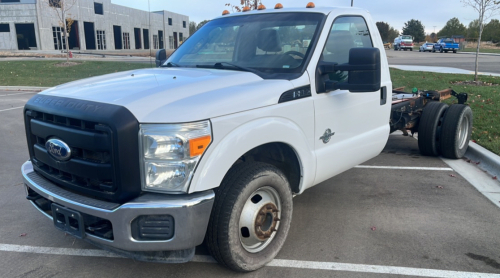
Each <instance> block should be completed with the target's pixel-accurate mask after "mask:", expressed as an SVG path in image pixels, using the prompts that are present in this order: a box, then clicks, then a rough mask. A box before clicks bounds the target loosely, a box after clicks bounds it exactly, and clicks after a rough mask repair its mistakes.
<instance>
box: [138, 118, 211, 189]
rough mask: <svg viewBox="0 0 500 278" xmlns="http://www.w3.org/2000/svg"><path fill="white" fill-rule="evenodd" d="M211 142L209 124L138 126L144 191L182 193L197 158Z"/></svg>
mask: <svg viewBox="0 0 500 278" xmlns="http://www.w3.org/2000/svg"><path fill="white" fill-rule="evenodd" d="M211 142H212V130H211V127H210V122H209V121H203V122H197V123H187V124H141V125H140V131H139V145H140V146H139V147H140V150H141V160H142V161H141V179H142V189H143V190H145V191H154V192H168V193H185V192H187V188H188V186H189V183H190V182H191V178H192V177H193V173H194V170H195V168H196V165H198V162H199V161H200V157H201V155H203V153H204V152H205V150H206V149H207V148H208V145H210V143H211Z"/></svg>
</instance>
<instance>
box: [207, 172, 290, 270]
mask: <svg viewBox="0 0 500 278" xmlns="http://www.w3.org/2000/svg"><path fill="white" fill-rule="evenodd" d="M292 203H293V201H292V192H291V189H290V185H289V183H288V180H287V179H286V177H285V175H284V174H283V173H282V172H281V171H280V170H279V169H278V168H276V167H275V166H273V165H270V164H266V163H260V162H243V163H240V164H238V165H236V166H234V167H233V168H232V169H231V170H230V171H229V172H228V173H227V175H226V177H224V180H223V181H222V183H221V186H220V187H219V188H218V189H217V191H216V195H215V203H214V206H213V208H212V213H211V216H210V221H209V225H208V230H207V235H206V243H207V247H208V249H209V251H210V253H211V255H212V256H213V257H214V258H215V259H216V260H217V261H218V262H219V263H221V264H223V265H225V266H226V267H228V268H231V269H233V270H235V271H240V272H248V271H253V270H256V269H259V268H261V267H263V266H264V265H266V264H267V263H269V262H270V261H271V260H273V259H274V257H276V255H277V254H278V252H279V251H280V250H281V247H282V246H283V244H284V242H285V239H286V237H287V234H288V230H289V229H290V223H291V220H292V210H293V204H292Z"/></svg>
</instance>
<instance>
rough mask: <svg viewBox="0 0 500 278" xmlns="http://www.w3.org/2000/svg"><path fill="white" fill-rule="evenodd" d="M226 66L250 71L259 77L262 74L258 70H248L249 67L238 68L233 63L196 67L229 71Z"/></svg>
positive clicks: (198, 66)
mask: <svg viewBox="0 0 500 278" xmlns="http://www.w3.org/2000/svg"><path fill="white" fill-rule="evenodd" d="M224 65H228V66H229V67H233V68H235V69H237V70H241V71H248V72H251V73H255V74H257V75H259V73H260V71H258V70H256V69H252V68H247V67H243V66H238V65H236V64H232V63H228V62H217V63H215V64H214V65H213V66H212V65H196V67H197V68H214V69H227V68H228V67H227V66H224Z"/></svg>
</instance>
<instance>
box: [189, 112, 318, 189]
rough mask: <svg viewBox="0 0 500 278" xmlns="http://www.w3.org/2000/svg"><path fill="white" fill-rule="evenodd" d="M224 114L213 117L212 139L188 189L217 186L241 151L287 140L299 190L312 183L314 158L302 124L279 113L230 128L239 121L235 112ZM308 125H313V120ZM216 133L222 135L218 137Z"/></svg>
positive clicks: (241, 153) (240, 154)
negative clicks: (296, 162) (295, 159)
mask: <svg viewBox="0 0 500 278" xmlns="http://www.w3.org/2000/svg"><path fill="white" fill-rule="evenodd" d="M299 114H300V113H299ZM224 118H225V119H222V118H219V119H215V120H212V127H213V133H214V142H213V143H212V145H211V146H210V147H209V148H208V150H207V152H206V153H205V154H204V156H203V158H202V160H201V161H200V164H199V166H198V168H197V169H196V173H195V175H194V177H193V180H192V182H191V186H190V188H189V193H192V192H197V191H204V190H208V189H212V188H215V187H218V186H219V185H220V184H221V182H222V179H223V178H224V176H225V175H226V173H227V172H228V170H229V169H230V168H231V166H232V165H233V164H234V162H236V161H237V160H238V159H239V158H240V157H241V156H242V155H243V154H245V153H246V152H248V151H249V150H251V149H253V148H255V147H258V146H260V145H263V144H267V143H273V142H281V143H285V144H288V145H289V146H291V147H292V148H293V149H294V150H295V153H296V154H297V156H298V160H299V163H300V165H301V176H302V178H301V182H300V192H302V191H303V190H304V189H305V188H307V187H310V186H312V183H313V182H314V175H315V169H316V158H315V156H314V152H313V148H312V147H311V145H310V144H311V140H310V139H311V138H308V137H307V136H306V134H308V133H305V132H304V130H303V129H302V128H301V126H299V125H298V124H297V123H295V122H293V121H291V120H289V119H286V118H282V117H262V118H258V119H255V120H250V121H248V122H246V123H244V124H242V125H238V126H237V127H236V128H231V126H232V125H233V124H234V123H237V122H239V121H238V119H237V118H238V116H237V115H236V116H227V117H224ZM310 126H311V127H313V125H312V124H311V125H310ZM218 134H225V135H224V136H223V137H222V138H217V136H218ZM312 143H313V142H312ZM305 166H306V167H305Z"/></svg>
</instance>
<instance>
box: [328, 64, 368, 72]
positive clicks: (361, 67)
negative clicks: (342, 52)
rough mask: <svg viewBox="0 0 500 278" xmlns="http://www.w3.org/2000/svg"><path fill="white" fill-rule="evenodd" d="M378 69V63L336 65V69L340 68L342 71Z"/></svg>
mask: <svg viewBox="0 0 500 278" xmlns="http://www.w3.org/2000/svg"><path fill="white" fill-rule="evenodd" d="M376 69H377V65H375V64H365V65H350V64H342V65H336V66H335V70H340V71H359V70H376Z"/></svg>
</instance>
